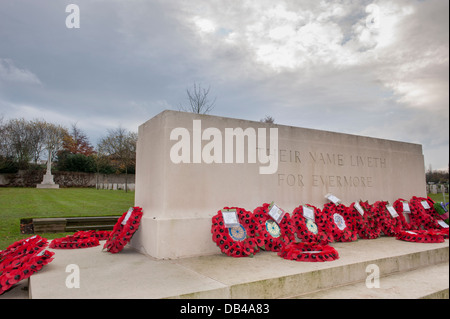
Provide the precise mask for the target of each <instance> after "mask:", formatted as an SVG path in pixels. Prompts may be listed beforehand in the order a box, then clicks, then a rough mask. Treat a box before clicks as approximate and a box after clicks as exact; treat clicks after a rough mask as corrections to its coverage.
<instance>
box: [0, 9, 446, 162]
mask: <svg viewBox="0 0 450 319" xmlns="http://www.w3.org/2000/svg"><path fill="white" fill-rule="evenodd" d="M72 3H73V4H76V5H77V6H78V8H79V10H80V25H79V28H67V25H66V19H67V18H68V16H69V15H71V14H72V13H73V12H72V11H69V12H66V8H67V6H68V5H69V4H72ZM448 12H449V1H447V0H424V1H416V0H395V1H386V0H373V1H372V0H369V1H365V0H360V1H355V0H341V1H318V0H276V1H274V0H189V1H182V0H148V1H144V0H128V1H125V0H70V1H63V0H60V1H54V0H52V1H50V0H0V117H2V116H3V118H4V119H10V118H19V117H24V118H26V119H34V118H40V119H46V120H47V121H49V122H54V123H60V124H62V125H65V126H70V125H71V123H77V125H78V127H79V128H81V129H82V130H84V131H85V133H86V134H87V135H88V136H89V138H90V140H91V143H92V144H94V145H95V144H96V143H97V141H98V139H99V138H100V137H101V136H102V135H105V134H106V132H107V130H108V129H112V128H116V127H118V126H122V127H124V128H127V129H129V130H131V131H137V127H138V126H139V125H140V124H142V123H143V122H145V121H146V120H147V119H150V118H152V117H153V116H155V115H157V114H158V113H159V112H161V111H163V110H165V109H173V110H178V108H179V106H180V104H185V103H186V99H187V98H186V88H189V87H191V86H192V85H193V83H200V84H201V85H202V86H204V87H208V86H209V87H210V94H211V96H212V97H216V99H217V100H216V104H215V108H214V110H213V111H212V112H211V114H212V115H219V116H226V117H235V118H241V119H247V120H255V121H259V120H260V119H262V118H264V117H265V116H266V115H270V116H272V117H274V118H275V121H276V123H278V124H285V125H293V126H300V127H307V128H315V129H323V130H329V131H335V132H342V133H349V134H358V135H365V136H371V137H379V138H386V139H392V140H399V141H405V142H412V143H420V144H422V145H423V149H424V155H425V164H426V167H427V168H428V167H429V166H430V165H431V166H432V168H433V169H446V168H447V166H448V162H449V93H448V91H449V13H448ZM69 18H72V16H70V17H69ZM68 20H69V22H74V21H75V20H72V19H68Z"/></svg>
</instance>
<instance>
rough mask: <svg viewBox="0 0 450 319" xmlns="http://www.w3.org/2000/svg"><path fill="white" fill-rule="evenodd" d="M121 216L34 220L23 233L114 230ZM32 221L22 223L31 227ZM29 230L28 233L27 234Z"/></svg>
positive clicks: (23, 228) (25, 220)
mask: <svg viewBox="0 0 450 319" xmlns="http://www.w3.org/2000/svg"><path fill="white" fill-rule="evenodd" d="M119 218H120V216H94V217H60V218H33V219H31V223H32V227H21V232H22V233H24V234H28V233H31V234H32V233H35V234H38V233H64V232H76V231H79V230H112V229H113V227H114V225H115V224H116V223H117V220H118V219H119ZM29 221H30V219H23V220H21V226H22V222H23V223H25V222H26V223H27V225H29V223H30V222H29ZM25 229H27V232H25Z"/></svg>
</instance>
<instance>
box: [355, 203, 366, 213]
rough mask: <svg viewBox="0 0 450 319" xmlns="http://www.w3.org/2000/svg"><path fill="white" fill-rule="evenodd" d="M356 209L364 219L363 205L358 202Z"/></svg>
mask: <svg viewBox="0 0 450 319" xmlns="http://www.w3.org/2000/svg"><path fill="white" fill-rule="evenodd" d="M355 208H356V210H357V211H358V212H359V213H360V214H361V216H363V217H364V209H363V208H362V207H361V205H360V204H359V203H358V202H356V203H355Z"/></svg>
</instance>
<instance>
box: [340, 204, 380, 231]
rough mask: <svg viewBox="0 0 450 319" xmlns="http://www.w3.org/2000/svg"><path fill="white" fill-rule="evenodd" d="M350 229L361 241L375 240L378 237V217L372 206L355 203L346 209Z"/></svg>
mask: <svg viewBox="0 0 450 319" xmlns="http://www.w3.org/2000/svg"><path fill="white" fill-rule="evenodd" d="M348 212H349V214H350V218H351V223H350V227H351V229H352V230H353V231H354V232H357V233H358V236H359V237H360V238H362V239H375V238H378V237H379V236H380V233H381V231H380V228H379V225H380V217H379V216H378V214H377V213H376V211H375V208H374V206H373V205H370V204H369V203H368V202H363V201H360V202H355V203H352V204H351V205H350V207H349V208H348Z"/></svg>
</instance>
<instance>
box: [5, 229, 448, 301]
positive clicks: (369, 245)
mask: <svg viewBox="0 0 450 319" xmlns="http://www.w3.org/2000/svg"><path fill="white" fill-rule="evenodd" d="M101 243H102V245H101V246H98V247H94V248H87V249H78V250H54V251H55V252H56V254H55V260H54V261H53V262H52V263H50V264H49V265H47V266H45V267H44V268H43V269H42V270H41V271H40V272H39V273H36V274H35V275H33V276H32V277H30V279H29V298H33V299H34V298H36V299H37V298H59V299H66V298H84V299H96V298H151V299H160V298H190V299H196V298H200V299H204V298H208V299H209V298H213V299H247V298H251V299H276V298H327V299H331V298H344V299H358V298H359V299H363V298H364V299H366V298H380V299H384V298H395V299H400V298H401V299H404V298H448V291H449V264H448V262H449V241H448V240H446V241H445V242H444V243H439V244H423V243H410V242H404V241H399V240H396V239H395V238H389V237H381V238H378V239H375V240H358V241H356V242H351V243H332V246H334V247H335V248H336V249H337V250H338V253H339V256H340V258H339V259H338V260H335V261H332V262H325V263H320V262H317V263H307V262H296V261H290V260H285V259H282V258H281V257H279V256H278V255H277V254H276V253H273V252H259V253H258V254H256V255H255V256H254V257H253V258H232V257H228V256H225V255H223V254H220V253H219V254H216V255H211V256H203V257H196V258H184V259H176V260H155V259H152V258H150V257H148V256H145V255H143V254H140V253H138V252H136V251H135V250H134V249H133V248H131V247H130V246H127V247H125V249H124V250H123V251H122V252H121V253H119V254H110V253H107V252H103V251H102V246H103V243H104V242H101ZM70 264H75V265H78V267H79V269H80V288H67V287H66V279H67V278H68V276H70V275H71V274H72V273H71V272H66V267H67V266H68V265H70ZM368 265H376V266H377V267H378V268H379V271H380V280H379V283H380V287H379V288H371V289H369V288H368V287H367V286H366V280H367V278H368V276H369V275H370V274H371V273H370V272H366V268H367V266H368ZM9 293H11V292H8V293H6V294H5V295H4V297H5V298H7V295H8V294H9ZM2 297H3V296H2ZM0 298H1V297H0Z"/></svg>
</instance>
